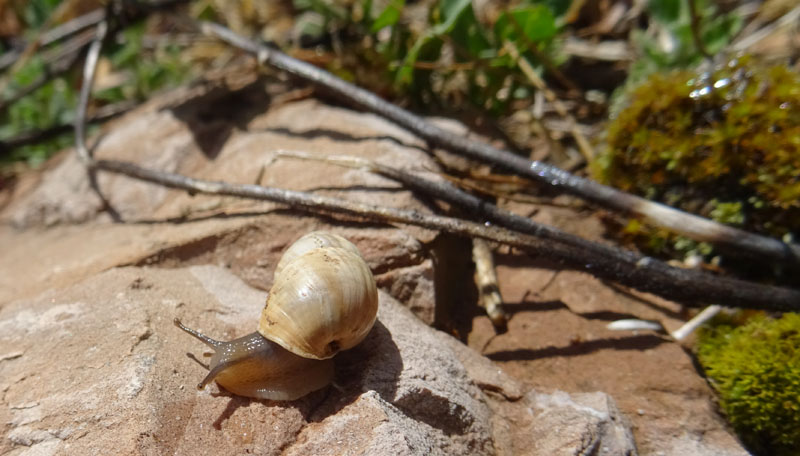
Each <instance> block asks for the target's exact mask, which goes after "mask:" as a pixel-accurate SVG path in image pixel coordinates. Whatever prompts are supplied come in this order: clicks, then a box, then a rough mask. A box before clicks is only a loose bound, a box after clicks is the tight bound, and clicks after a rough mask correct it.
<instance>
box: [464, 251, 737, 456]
mask: <svg viewBox="0 0 800 456" xmlns="http://www.w3.org/2000/svg"><path fill="white" fill-rule="evenodd" d="M497 261H498V280H499V285H500V291H501V293H502V295H503V297H504V299H505V301H506V307H505V308H506V310H507V311H508V312H509V314H510V315H511V318H510V320H509V323H508V332H507V333H505V334H496V333H495V330H494V328H493V327H492V325H491V322H490V321H489V320H488V318H487V317H485V316H479V317H476V318H475V319H474V320H473V331H472V333H471V334H470V336H469V345H470V346H471V347H472V348H473V349H476V350H481V353H483V354H485V355H486V356H487V357H488V358H489V359H491V360H493V361H495V362H496V363H498V364H499V365H500V366H501V367H502V368H503V370H504V371H505V372H507V373H508V374H509V375H511V376H512V377H514V378H516V379H518V380H520V381H521V382H522V383H523V385H524V386H523V388H524V389H525V388H527V389H530V388H533V389H535V390H536V391H553V390H554V389H555V388H558V389H559V390H563V391H566V392H568V393H569V394H571V395H572V396H573V400H574V401H576V402H577V401H578V398H579V397H580V395H581V394H582V393H592V392H596V391H602V392H604V393H606V394H608V395H610V396H611V397H613V398H614V401H615V403H616V404H617V406H618V407H619V409H620V410H621V411H622V413H624V414H625V416H626V417H628V419H630V421H631V424H632V428H633V433H634V436H635V439H636V444H637V447H638V450H639V451H640V452H641V453H642V454H648V455H649V454H653V455H663V456H680V455H684V454H700V455H705V454H708V455H711V454H719V455H738V456H743V455H746V454H747V451H746V450H745V449H744V448H742V446H741V444H739V442H738V441H737V440H736V438H735V437H734V436H733V435H732V434H731V432H730V430H729V429H728V427H727V425H726V423H725V421H724V420H723V419H722V417H721V416H720V414H719V412H718V411H717V407H716V404H715V402H714V394H713V391H711V389H710V388H709V386H708V384H707V383H706V381H705V379H704V378H703V377H702V376H701V375H700V374H699V373H698V372H697V370H696V368H695V366H694V363H693V360H692V358H691V356H690V355H689V354H687V352H686V351H685V349H684V348H683V347H681V346H680V345H679V344H677V343H675V342H673V341H672V340H671V339H669V338H668V337H666V335H665V334H664V333H663V332H655V331H646V330H640V331H612V330H609V329H607V327H606V326H607V325H608V323H609V322H611V321H614V320H618V319H623V318H643V319H648V320H655V321H659V322H661V323H662V324H663V325H664V326H665V327H667V328H670V329H674V328H675V327H677V326H678V325H679V324H680V323H681V321H682V320H681V315H682V314H681V312H680V309H681V306H680V305H678V304H677V303H674V302H668V301H664V300H661V299H653V298H652V297H651V296H647V295H644V294H634V293H630V292H628V291H627V290H624V289H620V288H617V287H615V286H613V285H610V284H606V283H604V282H602V281H600V280H597V279H595V278H593V277H591V276H589V275H587V274H585V273H579V272H572V271H558V270H554V269H553V267H552V266H551V265H548V264H547V262H546V259H545V260H540V259H534V260H524V259H520V258H519V257H518V256H504V255H498V256H497ZM542 263H544V265H543V264H542ZM592 407H594V406H592ZM520 413H521V412H520ZM513 431H514V429H512V432H513ZM520 439H522V437H520V438H518V439H517V440H520ZM576 441H577V440H576ZM531 445H534V444H533V443H531ZM554 451H555V450H554Z"/></svg>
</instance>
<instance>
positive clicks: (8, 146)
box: [0, 100, 138, 154]
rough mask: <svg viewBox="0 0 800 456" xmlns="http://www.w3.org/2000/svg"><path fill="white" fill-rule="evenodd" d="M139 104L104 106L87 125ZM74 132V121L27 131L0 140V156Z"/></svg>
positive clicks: (124, 103) (130, 102) (131, 101)
mask: <svg viewBox="0 0 800 456" xmlns="http://www.w3.org/2000/svg"><path fill="white" fill-rule="evenodd" d="M137 104H138V103H137V102H136V101H133V100H128V101H120V102H119V103H114V104H110V105H107V106H103V107H102V108H99V109H97V110H96V111H95V113H94V114H93V115H92V116H89V117H88V118H87V119H86V123H87V124H94V123H99V122H105V121H106V120H109V119H111V118H113V117H116V116H119V115H120V114H123V113H125V112H127V111H129V110H131V109H132V108H133V107H135V106H136V105H137ZM74 130H75V121H74V120H73V121H72V122H70V123H65V124H60V125H54V126H52V127H48V128H44V129H38V130H29V131H25V132H22V133H19V134H17V135H15V136H13V137H11V138H8V139H2V140H0V154H4V153H8V152H9V151H12V150H14V149H16V148H18V147H22V146H28V145H31V144H38V143H41V142H44V141H47V140H50V139H52V138H55V137H57V136H60V135H63V134H65V133H69V132H72V131H74Z"/></svg>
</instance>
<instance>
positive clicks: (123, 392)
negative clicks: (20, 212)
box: [0, 266, 635, 455]
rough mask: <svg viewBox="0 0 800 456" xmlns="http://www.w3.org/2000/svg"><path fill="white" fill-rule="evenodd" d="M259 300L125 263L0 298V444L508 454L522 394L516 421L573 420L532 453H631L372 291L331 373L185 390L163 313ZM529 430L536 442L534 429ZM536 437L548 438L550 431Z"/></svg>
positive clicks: (225, 329) (245, 320)
mask: <svg viewBox="0 0 800 456" xmlns="http://www.w3.org/2000/svg"><path fill="white" fill-rule="evenodd" d="M264 299H265V293H264V292H261V291H259V290H256V289H253V288H250V287H248V286H247V285H246V284H244V283H243V282H242V281H241V280H240V279H239V278H237V277H236V276H234V275H233V274H231V273H230V272H229V271H227V270H226V269H224V268H219V267H216V266H193V267H189V268H181V269H171V270H165V269H154V268H137V267H128V268H121V269H112V270H110V271H107V272H104V273H101V274H99V275H97V276H95V277H92V278H90V279H87V280H85V281H83V282H80V283H78V284H75V285H73V286H72V287H69V288H66V289H54V290H50V291H47V292H45V293H43V294H42V295H40V296H38V297H36V298H34V299H30V300H28V299H26V300H20V301H15V302H12V303H9V304H8V305H6V306H4V307H3V309H2V310H0V354H2V355H1V356H0V359H2V361H0V362H2V368H3V381H2V384H0V390H2V391H3V408H2V412H0V413H2V417H1V418H2V421H1V422H2V423H3V426H4V435H5V438H4V439H3V440H2V443H0V451H2V452H3V453H11V454H91V453H94V454H166V453H170V454H173V453H174V454H242V453H254V454H298V455H299V454H369V455H380V454H409V455H422V454H477V455H480V454H497V453H501V454H512V453H514V454H520V452H522V453H524V452H525V451H520V450H523V447H520V446H519V445H518V444H517V442H514V441H513V439H512V440H511V441H508V440H504V439H503V438H502V437H508V435H507V433H504V432H503V429H504V428H505V427H507V426H508V424H509V420H511V419H513V418H514V417H515V416H517V415H516V412H517V410H516V409H518V408H520V407H523V408H524V407H525V406H527V407H533V408H534V409H535V410H537V412H536V413H541V414H546V415H547V416H548V418H547V419H543V420H537V419H533V420H528V421H529V423H528V427H529V431H531V432H533V431H534V430H536V432H538V433H539V434H541V435H543V436H544V435H545V434H548V435H549V434H551V433H550V431H549V429H550V426H551V425H552V424H554V423H555V422H562V421H570V422H573V421H574V423H579V424H577V425H574V426H572V428H571V429H572V430H571V434H570V439H566V440H563V439H557V440H558V448H557V449H558V450H559V451H555V452H550V450H549V448H551V447H546V446H545V447H544V448H545V449H546V451H545V452H538V451H536V452H533V453H530V454H545V453H547V454H575V453H574V450H575V449H576V448H581V445H584V444H585V441H587V439H590V441H597V442H601V443H602V444H603V445H605V446H606V447H609V448H617V446H619V445H622V446H624V447H625V448H626V449H627V450H626V451H627V452H626V453H624V454H634V453H635V452H634V450H633V445H634V444H633V439H632V437H631V435H630V429H629V428H624V429H623V430H621V431H617V434H619V435H613V433H609V431H608V430H605V428H606V427H608V425H607V424H600V423H599V422H598V421H599V418H598V416H599V415H600V414H601V413H605V412H597V411H595V410H594V409H592V408H589V407H586V406H581V407H572V408H570V407H567V409H566V411H564V410H562V411H555V412H553V411H552V410H547V411H543V410H540V409H544V408H552V407H550V406H549V405H548V406H542V405H541V404H545V403H549V402H553V401H552V400H551V399H549V398H550V396H549V395H546V394H537V393H529V394H528V395H527V396H526V397H525V398H524V399H521V400H519V401H516V402H511V401H509V400H507V399H504V398H497V397H490V396H488V395H487V394H485V393H484V390H490V391H504V390H510V391H511V394H519V393H518V389H519V386H518V385H516V382H514V381H513V380H512V379H510V378H509V377H507V376H505V374H503V373H502V372H500V371H499V370H498V369H497V368H496V367H495V366H493V365H492V363H491V362H489V361H488V360H486V359H485V358H483V357H481V356H480V355H478V354H477V353H475V352H474V351H471V350H469V349H468V348H466V347H463V346H461V348H459V349H458V353H456V352H454V351H453V350H452V349H451V348H450V346H451V345H452V346H457V345H458V342H457V341H455V340H452V339H451V341H448V342H444V339H446V338H449V336H446V335H444V334H441V333H439V332H437V331H435V330H433V329H431V328H429V327H427V326H425V325H424V324H423V323H422V322H421V321H420V320H419V319H417V318H416V317H414V316H413V315H412V314H411V313H410V312H409V311H408V310H406V309H404V308H403V307H402V306H401V305H400V304H398V303H397V302H395V301H394V300H393V299H392V298H391V297H390V296H389V295H387V294H385V293H381V296H380V310H379V313H378V322H377V323H376V326H375V328H374V329H373V331H372V332H371V333H370V335H369V336H368V337H367V339H366V340H365V341H364V343H363V344H361V345H359V346H358V347H356V348H355V349H353V350H350V351H348V352H344V353H342V354H340V355H339V356H337V358H336V377H335V380H334V383H335V386H332V387H329V388H327V389H325V390H322V391H319V392H316V393H312V394H311V395H309V396H307V397H305V398H303V399H300V400H297V401H294V402H289V403H279V402H270V401H257V400H250V399H245V398H240V397H235V396H231V395H230V394H228V393H226V392H225V391H224V390H222V391H221V390H220V389H219V388H218V387H217V386H210V387H208V388H207V389H206V390H203V391H198V390H196V389H195V387H194V385H195V384H196V383H197V382H198V381H199V379H200V378H202V376H203V375H204V370H203V368H202V367H201V366H199V365H198V364H196V363H195V362H194V361H193V360H192V359H190V358H189V357H188V356H186V354H187V352H188V353H193V354H195V355H196V356H197V357H198V358H202V356H201V353H202V352H203V351H204V350H205V347H204V346H203V345H202V344H200V343H198V342H197V341H195V340H194V339H191V338H189V337H188V336H186V335H185V334H184V333H182V332H181V331H179V330H178V329H177V328H175V327H174V326H173V325H172V319H173V318H174V317H175V316H180V317H181V318H182V319H183V320H184V321H185V322H187V323H189V324H191V325H192V326H195V327H198V328H201V329H202V331H203V332H205V333H207V334H210V335H213V336H214V337H218V338H224V339H230V338H233V337H238V336H242V335H244V334H245V333H247V332H249V331H251V330H252V329H253V328H254V327H255V322H256V319H257V318H258V315H259V314H260V311H261V307H262V306H263V302H264ZM54 353H57V354H58V356H53V354H54ZM462 360H463V362H462ZM465 364H466V365H468V366H469V368H467V367H465ZM474 378H478V379H480V381H476V380H474ZM560 394H561V396H560V397H561V399H560V400H561V401H567V402H569V401H571V399H570V397H569V396H568V395H567V394H566V393H560ZM597 394H599V395H601V396H603V397H604V398H605V399H604V400H607V401H609V402H613V401H611V400H610V399H609V398H607V397H606V396H605V395H604V394H602V393H597ZM610 407H611V408H614V406H613V405H611V406H610ZM499 411H503V414H502V415H500V414H499V413H498V412H499ZM556 416H561V418H557V417H556ZM614 419H616V418H614ZM553 420H555V421H553ZM551 421H552V422H551ZM572 433H574V434H575V435H573V434H572ZM604 433H605V434H604ZM536 440H537V442H538V443H537V444H538V445H539V448H542V445H543V443H542V442H544V441H545V438H544V437H543V438H542V439H536ZM549 442H550V445H556V443H555V441H554V439H553V438H552V436H551V438H550V439H549ZM614 445H617V446H614ZM553 448H555V447H553ZM543 451H544V450H543ZM603 454H606V453H603ZM608 454H612V453H608ZM619 454H622V453H619Z"/></svg>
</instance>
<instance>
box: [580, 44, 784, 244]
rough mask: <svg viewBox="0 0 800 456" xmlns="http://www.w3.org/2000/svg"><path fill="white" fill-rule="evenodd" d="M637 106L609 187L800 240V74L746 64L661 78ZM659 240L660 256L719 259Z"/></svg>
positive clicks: (606, 165) (620, 124)
mask: <svg viewBox="0 0 800 456" xmlns="http://www.w3.org/2000/svg"><path fill="white" fill-rule="evenodd" d="M627 98H628V99H629V100H630V102H629V104H628V106H627V107H626V108H625V109H623V110H622V111H621V112H620V113H619V115H618V117H617V118H616V119H615V120H614V121H612V122H611V123H610V124H609V127H608V133H607V134H608V146H607V149H606V151H605V153H604V154H603V155H602V156H601V157H600V158H599V159H598V160H597V162H596V163H595V168H594V169H595V175H596V176H597V177H598V178H599V179H601V180H603V181H605V182H607V183H610V184H611V185H614V186H615V187H618V188H621V189H623V190H626V191H629V192H633V193H637V194H640V195H643V196H646V197H648V198H651V199H655V200H658V201H662V202H664V203H667V204H669V205H671V206H675V207H679V208H681V209H684V210H686V211H689V212H694V213H698V214H700V215H703V216H705V217H709V218H712V219H715V220H717V221H719V222H722V223H727V224H730V225H734V226H739V227H743V228H745V229H747V230H750V231H755V232H760V233H765V234H768V235H772V236H775V237H781V236H785V235H787V234H790V233H795V234H796V233H798V232H800V75H798V74H797V73H795V72H793V71H791V70H789V69H788V68H787V67H785V66H782V65H776V66H763V65H759V64H758V63H756V62H754V61H753V60H752V59H750V58H747V57H742V58H736V59H732V60H730V61H728V62H724V63H722V64H720V65H718V66H717V67H716V68H714V70H713V71H710V72H705V73H700V74H698V73H696V72H693V71H690V70H683V71H674V72H669V73H654V74H653V75H652V76H651V77H650V78H649V79H647V81H646V82H645V83H643V84H642V85H641V86H639V87H638V88H636V89H634V90H633V91H632V92H631V93H630V95H629V96H628V97H627ZM641 230H642V228H641V227H639V226H638V225H631V226H629V232H632V233H641V232H642V231H641ZM650 234H652V233H650ZM655 234H656V235H655V236H649V237H647V236H646V237H644V239H645V240H647V242H648V243H649V244H648V247H650V248H651V249H653V250H664V249H667V248H674V249H677V250H680V249H681V248H684V249H695V250H698V251H699V252H700V253H710V249H708V248H707V247H703V246H700V247H698V246H697V245H695V244H692V243H689V242H686V241H685V240H683V239H679V238H675V237H669V236H667V235H665V234H664V233H660V232H656V233H655ZM670 241H672V242H673V244H668V242H670Z"/></svg>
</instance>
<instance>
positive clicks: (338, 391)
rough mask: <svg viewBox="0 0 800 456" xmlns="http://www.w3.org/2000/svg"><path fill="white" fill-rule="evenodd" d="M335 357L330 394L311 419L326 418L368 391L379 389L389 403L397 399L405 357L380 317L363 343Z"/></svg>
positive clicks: (377, 390) (379, 392)
mask: <svg viewBox="0 0 800 456" xmlns="http://www.w3.org/2000/svg"><path fill="white" fill-rule="evenodd" d="M335 359H336V377H334V380H333V381H334V385H332V386H331V388H330V390H329V397H328V398H327V400H325V402H324V403H323V404H321V405H320V407H319V408H318V409H317V410H316V411H314V412H313V413H312V414H311V416H309V417H308V420H309V421H317V422H319V421H322V420H324V419H325V418H327V417H328V416H330V415H333V414H335V413H336V412H338V411H339V410H341V409H342V408H344V407H345V406H347V405H348V404H350V403H352V402H353V401H355V400H356V399H358V397H359V396H360V395H361V394H362V393H364V392H366V391H375V392H377V393H378V395H380V397H381V398H382V399H383V400H385V401H386V402H390V403H391V402H393V401H394V399H395V395H396V392H397V383H398V380H399V378H400V374H401V372H403V359H402V357H401V356H400V350H399V349H398V348H397V345H396V344H395V342H394V340H393V339H392V334H391V333H390V332H389V330H388V329H387V328H386V326H384V325H383V323H381V321H380V320H378V321H376V322H375V326H374V327H373V328H372V331H370V333H369V335H368V336H367V338H366V339H364V341H363V342H361V343H360V344H359V345H358V346H356V347H354V348H353V349H351V350H347V351H344V352H342V353H339V354H338V355H336V358H335Z"/></svg>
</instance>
